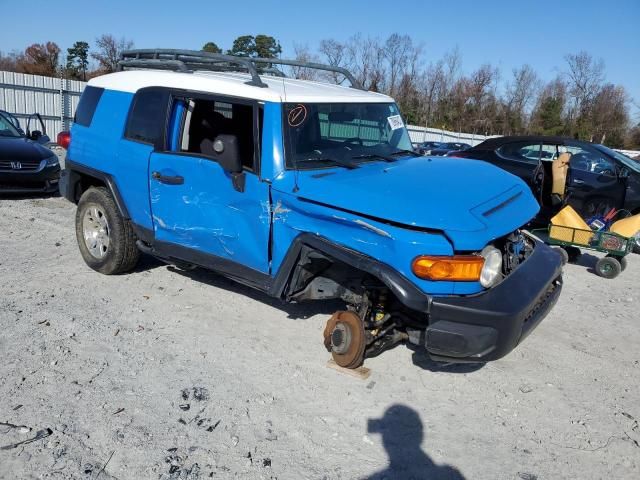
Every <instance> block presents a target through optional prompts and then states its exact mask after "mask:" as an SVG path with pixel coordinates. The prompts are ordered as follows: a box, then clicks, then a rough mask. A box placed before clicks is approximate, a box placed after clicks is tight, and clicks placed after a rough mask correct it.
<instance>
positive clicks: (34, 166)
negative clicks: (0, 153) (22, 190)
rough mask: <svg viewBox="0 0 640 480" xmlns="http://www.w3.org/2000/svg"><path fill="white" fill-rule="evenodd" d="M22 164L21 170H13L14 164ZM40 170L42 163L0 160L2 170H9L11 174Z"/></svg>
mask: <svg viewBox="0 0 640 480" xmlns="http://www.w3.org/2000/svg"><path fill="white" fill-rule="evenodd" d="M15 163H20V168H13V166H12V164H15ZM39 168H40V161H38V162H36V163H33V162H12V161H10V160H0V170H9V171H11V172H28V171H33V170H38V169H39Z"/></svg>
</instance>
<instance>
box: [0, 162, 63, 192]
mask: <svg viewBox="0 0 640 480" xmlns="http://www.w3.org/2000/svg"><path fill="white" fill-rule="evenodd" d="M59 178H60V165H51V166H45V167H43V168H40V169H38V170H26V171H15V172H13V171H6V170H3V171H0V193H38V192H42V193H50V192H53V191H57V190H58V179H59Z"/></svg>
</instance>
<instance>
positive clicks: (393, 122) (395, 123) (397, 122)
mask: <svg viewBox="0 0 640 480" xmlns="http://www.w3.org/2000/svg"><path fill="white" fill-rule="evenodd" d="M387 121H388V122H389V126H390V127H391V130H397V129H399V128H402V127H404V123H403V122H402V117H401V116H400V115H392V116H391V117H387Z"/></svg>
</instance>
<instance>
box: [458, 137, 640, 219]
mask: <svg viewBox="0 0 640 480" xmlns="http://www.w3.org/2000/svg"><path fill="white" fill-rule="evenodd" d="M564 151H566V152H569V153H570V154H571V160H570V162H569V178H568V180H567V193H568V203H569V204H570V205H571V206H573V207H574V208H575V209H576V210H578V211H579V212H580V213H581V214H582V215H583V216H584V217H590V216H592V215H596V214H602V213H604V212H606V211H608V210H609V209H611V208H612V207H615V208H618V209H620V208H624V209H626V210H628V211H630V212H631V213H634V214H635V213H640V163H638V162H636V161H634V160H632V159H631V158H629V157H627V156H625V155H623V154H621V153H619V152H616V151H615V150H611V149H610V148H607V147H605V146H604V145H598V144H595V143H590V142H583V141H579V140H573V139H570V138H564V137H545V136H522V137H498V138H491V139H489V140H485V141H484V142H482V143H480V144H479V145H476V146H475V147H473V148H470V149H469V150H465V151H463V152H455V153H453V154H452V156H455V157H463V158H473V159H477V160H484V161H486V162H489V163H492V164H494V165H496V166H497V167H500V168H502V169H504V170H507V171H508V172H511V173H513V174H514V175H517V176H518V177H520V178H522V179H523V180H525V181H526V182H527V183H528V184H529V186H531V187H532V188H533V187H534V172H535V171H536V168H537V167H538V165H539V164H540V162H544V161H552V160H553V159H555V158H557V156H558V155H559V154H560V153H562V152H564Z"/></svg>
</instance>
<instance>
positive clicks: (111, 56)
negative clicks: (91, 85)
mask: <svg viewBox="0 0 640 480" xmlns="http://www.w3.org/2000/svg"><path fill="white" fill-rule="evenodd" d="M130 48H133V42H132V41H131V40H127V39H126V38H124V37H123V38H121V39H120V40H117V39H116V38H115V37H114V36H113V35H109V34H104V35H101V36H100V37H98V38H97V39H96V49H97V50H98V51H97V52H94V53H92V54H91V56H92V57H93V58H94V59H95V60H96V61H97V62H98V70H99V71H100V73H111V72H115V71H116V69H117V67H118V62H119V61H120V54H121V53H122V52H124V51H125V50H129V49H130Z"/></svg>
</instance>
